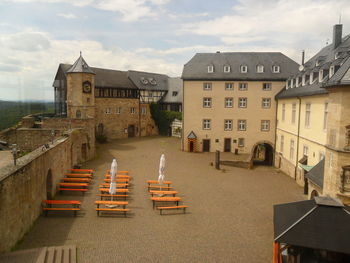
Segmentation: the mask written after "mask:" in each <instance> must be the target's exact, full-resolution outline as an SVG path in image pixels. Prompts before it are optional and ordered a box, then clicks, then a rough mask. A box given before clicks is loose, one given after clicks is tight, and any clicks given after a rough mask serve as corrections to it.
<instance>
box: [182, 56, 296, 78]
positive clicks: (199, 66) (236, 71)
mask: <svg viewBox="0 0 350 263" xmlns="http://www.w3.org/2000/svg"><path fill="white" fill-rule="evenodd" d="M210 65H212V66H213V67H214V72H213V73H208V66H210ZM228 65H229V66H230V67H231V68H230V72H228V73H225V72H224V66H228ZM242 65H244V66H247V67H248V72H247V73H241V72H240V67H241V66H242ZM258 65H263V66H264V72H263V73H257V70H256V67H257V66H258ZM273 66H280V73H273V72H272V67H273ZM298 66H299V65H298V64H297V63H296V62H295V61H293V60H292V59H290V58H288V57H287V56H285V55H284V54H282V53H280V52H218V53H197V54H196V55H195V56H194V57H193V58H192V59H191V60H190V61H189V62H187V63H186V64H185V66H184V68H183V72H182V79H184V80H286V79H287V78H288V77H289V76H290V75H291V74H294V73H297V72H298Z"/></svg>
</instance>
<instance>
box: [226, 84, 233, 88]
mask: <svg viewBox="0 0 350 263" xmlns="http://www.w3.org/2000/svg"><path fill="white" fill-rule="evenodd" d="M225 90H233V83H225Z"/></svg>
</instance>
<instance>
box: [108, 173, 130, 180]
mask: <svg viewBox="0 0 350 263" xmlns="http://www.w3.org/2000/svg"><path fill="white" fill-rule="evenodd" d="M105 178H106V179H111V175H110V174H106V175H105ZM115 178H116V179H131V176H130V175H126V174H116V176H115Z"/></svg>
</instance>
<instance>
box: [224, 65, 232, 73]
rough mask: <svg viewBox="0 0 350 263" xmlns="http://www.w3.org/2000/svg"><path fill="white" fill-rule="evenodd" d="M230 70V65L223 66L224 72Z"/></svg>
mask: <svg viewBox="0 0 350 263" xmlns="http://www.w3.org/2000/svg"><path fill="white" fill-rule="evenodd" d="M230 71H231V67H230V66H227V65H226V66H224V72H225V73H229V72H230Z"/></svg>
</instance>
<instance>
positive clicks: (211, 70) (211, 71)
mask: <svg viewBox="0 0 350 263" xmlns="http://www.w3.org/2000/svg"><path fill="white" fill-rule="evenodd" d="M213 72H214V66H213V65H209V66H208V73H213Z"/></svg>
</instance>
